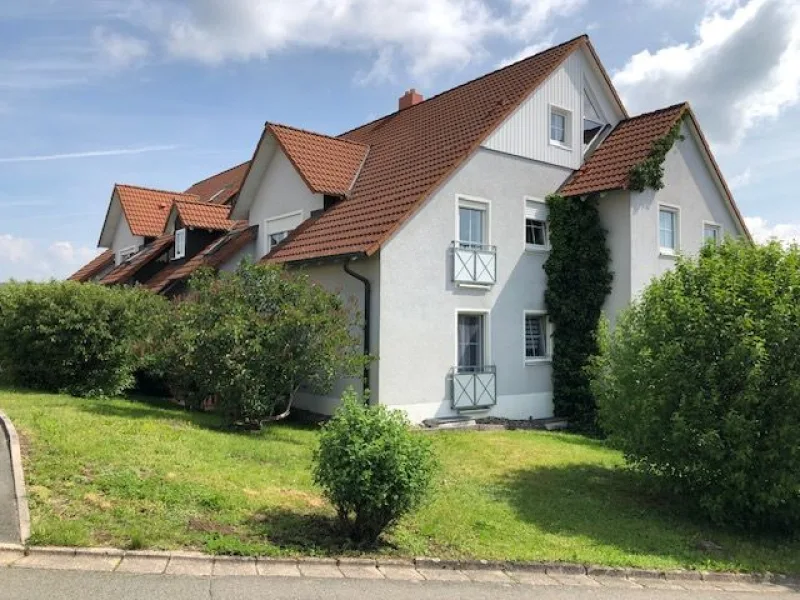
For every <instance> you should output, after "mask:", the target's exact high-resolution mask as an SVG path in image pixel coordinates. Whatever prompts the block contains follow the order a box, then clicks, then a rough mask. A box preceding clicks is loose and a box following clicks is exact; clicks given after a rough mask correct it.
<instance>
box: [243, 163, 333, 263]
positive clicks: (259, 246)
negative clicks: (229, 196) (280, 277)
mask: <svg viewBox="0 0 800 600" xmlns="http://www.w3.org/2000/svg"><path fill="white" fill-rule="evenodd" d="M322 207H323V198H322V196H321V195H319V194H313V193H312V192H311V190H309V189H308V186H307V185H306V184H305V182H304V181H303V179H302V178H301V177H300V174H299V173H298V172H297V170H296V169H295V168H294V165H292V163H291V162H290V161H289V159H288V158H287V157H286V155H285V154H284V153H283V152H282V151H281V150H280V149H278V150H276V152H275V153H274V154H273V156H272V159H271V160H270V163H269V165H268V166H267V168H266V171H265V173H264V177H263V179H262V180H261V183H260V185H259V186H258V191H257V192H256V195H255V199H254V200H253V204H252V205H251V207H250V214H249V216H248V219H249V221H250V224H251V225H258V226H259V228H258V238H257V239H256V246H255V258H256V259H259V258H261V257H262V256H263V255H264V254H265V253H266V248H267V241H266V234H265V231H264V221H265V220H266V219H269V218H273V217H277V216H281V215H288V214H290V213H294V212H297V211H301V213H302V215H301V218H300V219H299V221H300V222H302V221H305V220H306V219H308V218H309V217H310V216H311V211H312V210H316V209H318V208H322Z"/></svg>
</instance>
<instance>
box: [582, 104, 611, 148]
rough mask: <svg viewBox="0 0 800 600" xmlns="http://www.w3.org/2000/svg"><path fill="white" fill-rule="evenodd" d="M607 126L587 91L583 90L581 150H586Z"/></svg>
mask: <svg viewBox="0 0 800 600" xmlns="http://www.w3.org/2000/svg"><path fill="white" fill-rule="evenodd" d="M606 125H607V122H606V120H605V119H604V118H603V116H602V115H601V114H600V111H599V110H597V107H596V105H595V103H594V102H593V101H592V98H591V96H590V95H589V92H588V91H587V90H583V149H584V150H586V149H587V148H589V146H591V145H592V143H593V142H594V141H595V140H596V139H597V137H598V136H599V135H600V134H601V133H602V131H603V129H605V127H606Z"/></svg>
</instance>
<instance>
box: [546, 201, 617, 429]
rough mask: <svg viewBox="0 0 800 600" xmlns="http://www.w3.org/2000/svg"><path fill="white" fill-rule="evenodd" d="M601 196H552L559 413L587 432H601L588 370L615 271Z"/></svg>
mask: <svg viewBox="0 0 800 600" xmlns="http://www.w3.org/2000/svg"><path fill="white" fill-rule="evenodd" d="M597 203H598V197H597V195H596V194H593V195H590V196H588V197H586V198H585V199H581V198H580V197H577V196H575V197H568V198H565V197H563V196H559V195H552V196H549V197H548V198H547V205H548V207H549V209H550V216H549V219H550V246H551V249H550V256H549V257H548V259H547V262H546V263H545V265H544V270H545V273H546V274H547V289H546V290H545V303H546V305H547V312H548V314H549V316H550V320H551V322H552V324H553V326H554V327H553V402H554V405H555V414H556V416H559V417H565V418H567V419H569V421H570V423H571V424H573V425H576V426H578V427H579V428H582V429H584V430H593V429H595V423H596V412H597V407H596V404H595V400H594V395H593V394H592V392H591V389H590V387H589V376H588V374H587V373H586V366H587V365H588V363H589V359H590V358H591V357H592V356H594V355H595V354H597V339H596V336H595V332H596V329H597V325H598V321H599V320H600V314H601V310H602V307H603V303H604V302H605V299H606V296H608V294H609V293H610V292H611V283H612V281H613V273H612V272H611V270H610V263H611V253H610V251H609V249H608V245H607V244H606V230H605V229H604V228H603V226H602V224H601V222H600V214H599V212H598V208H597Z"/></svg>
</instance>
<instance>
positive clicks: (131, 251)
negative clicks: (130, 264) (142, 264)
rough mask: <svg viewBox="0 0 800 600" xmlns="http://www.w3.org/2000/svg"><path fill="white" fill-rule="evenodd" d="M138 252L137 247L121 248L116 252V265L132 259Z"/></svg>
mask: <svg viewBox="0 0 800 600" xmlns="http://www.w3.org/2000/svg"><path fill="white" fill-rule="evenodd" d="M138 251H139V246H128V247H127V248H122V249H121V250H119V252H117V264H118V265H121V264H122V263H124V262H125V261H127V260H130V259H131V258H133V257H134V256H135V255H136V253H137V252H138Z"/></svg>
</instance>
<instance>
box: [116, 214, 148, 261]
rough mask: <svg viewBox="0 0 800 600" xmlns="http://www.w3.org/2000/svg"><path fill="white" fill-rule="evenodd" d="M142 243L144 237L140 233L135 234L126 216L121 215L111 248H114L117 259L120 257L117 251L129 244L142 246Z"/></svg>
mask: <svg viewBox="0 0 800 600" xmlns="http://www.w3.org/2000/svg"><path fill="white" fill-rule="evenodd" d="M142 244H144V238H143V237H142V236H140V235H133V233H131V228H130V227H129V226H128V221H127V220H126V219H125V216H124V215H120V217H119V222H118V223H117V228H116V231H115V232H114V239H113V241H112V243H111V248H112V250H114V257H115V260H117V257H118V255H117V253H118V252H119V251H120V250H122V249H123V248H128V247H129V246H140V247H141V246H142Z"/></svg>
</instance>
